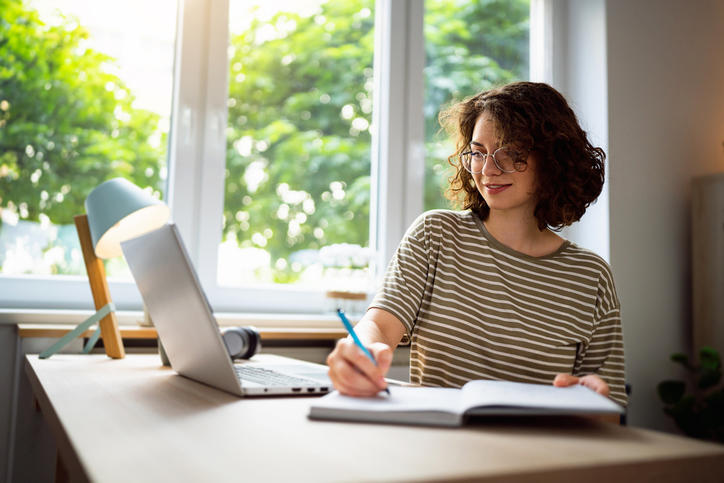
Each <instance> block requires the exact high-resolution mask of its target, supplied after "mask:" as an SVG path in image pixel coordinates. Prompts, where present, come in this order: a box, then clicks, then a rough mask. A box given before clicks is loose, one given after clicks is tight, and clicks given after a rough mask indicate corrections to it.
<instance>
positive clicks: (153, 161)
mask: <svg viewBox="0 0 724 483" xmlns="http://www.w3.org/2000/svg"><path fill="white" fill-rule="evenodd" d="M66 1H67V2H68V3H67V5H66V4H65V3H59V2H52V8H51V7H46V6H45V5H50V4H51V2H48V1H46V0H43V1H42V2H41V1H40V0H34V1H33V2H30V1H29V0H26V2H25V3H15V4H13V7H12V8H10V9H6V10H3V11H2V13H0V15H1V16H2V18H3V21H4V23H3V24H2V25H1V26H0V28H3V29H5V31H4V32H3V33H2V35H8V32H9V30H8V29H9V27H8V25H17V24H21V25H24V26H27V25H30V24H32V22H30V23H28V22H26V23H25V24H23V23H22V22H18V21H17V19H18V17H17V16H18V15H21V14H22V15H31V14H26V13H22V12H25V11H30V10H33V9H37V10H38V12H39V14H38V17H37V19H38V22H37V25H36V26H35V27H34V28H35V29H36V32H35V33H32V35H31V33H23V34H22V35H23V36H26V35H30V37H29V38H37V42H38V44H37V45H36V46H34V47H33V49H32V50H34V51H39V52H41V53H42V56H44V57H47V58H48V59H47V62H50V61H51V60H52V59H58V56H57V55H55V56H51V55H50V53H51V52H54V51H53V49H55V48H58V47H55V46H54V45H53V44H52V42H51V38H52V37H53V36H52V35H50V34H49V33H48V32H51V33H52V32H53V30H52V29H53V28H56V29H58V32H59V33H62V34H63V35H66V36H70V33H69V32H74V31H75V30H73V26H75V27H78V28H81V27H82V28H87V29H88V30H89V32H90V35H89V37H88V39H83V40H81V39H79V40H78V44H77V45H75V44H73V45H71V44H63V45H66V47H65V48H66V49H67V50H68V54H67V56H68V58H70V59H71V61H69V62H71V63H70V65H69V66H68V67H66V68H67V70H68V71H67V72H65V71H63V72H65V76H66V77H63V78H62V79H61V80H64V81H65V82H67V83H68V84H67V85H66V86H65V87H66V91H59V90H58V88H56V87H54V86H56V85H57V86H63V85H64V84H62V82H60V81H55V80H54V81H51V82H50V84H51V88H50V89H49V93H48V92H46V90H45V87H44V85H45V84H47V83H45V84H43V83H41V84H38V85H39V86H40V87H36V88H37V89H38V90H37V93H36V91H31V90H28V89H29V88H28V86H27V85H23V86H22V87H23V88H24V89H26V90H25V91H22V92H19V93H17V94H14V95H13V96H14V97H13V98H11V99H6V100H7V104H3V103H2V101H3V99H0V144H4V143H6V142H7V140H8V139H9V137H8V134H9V132H10V130H8V129H7V128H8V126H10V125H11V123H12V122H14V119H16V118H13V117H12V116H13V115H14V114H13V113H14V112H16V111H14V109H15V108H16V107H20V106H23V109H22V110H18V111H17V112H22V113H23V115H30V113H35V115H37V116H38V119H40V118H42V116H48V115H60V114H57V113H56V112H55V110H53V109H52V108H51V107H49V106H55V109H57V110H58V111H61V112H65V111H63V110H64V109H66V110H67V109H70V108H72V107H74V106H77V105H78V102H75V103H74V102H68V101H69V100H71V101H73V100H75V99H76V97H68V96H69V95H70V94H74V95H76V94H77V93H76V91H80V93H83V92H86V91H85V90H84V89H86V90H87V89H91V88H93V89H96V90H95V91H92V94H93V95H92V96H91V97H93V98H94V99H95V101H96V102H93V103H90V104H87V105H86V108H85V110H82V112H83V113H85V114H96V115H97V116H98V117H99V118H101V121H104V122H106V123H107V124H103V123H101V122H100V121H99V123H98V124H93V123H90V124H89V125H88V126H89V127H90V128H93V129H90V131H91V132H92V133H93V137H91V138H90V139H89V141H88V142H87V143H86V145H85V147H86V149H87V151H84V152H82V153H80V154H79V153H78V151H79V150H78V148H74V146H75V144H73V143H74V142H75V141H73V138H72V135H71V137H70V138H69V139H70V140H68V139H66V138H63V139H65V140H66V141H67V142H69V143H70V144H69V147H68V148H67V149H65V150H63V151H62V152H63V153H66V152H72V153H75V154H74V156H75V157H72V158H71V159H70V160H69V161H68V162H67V163H66V164H65V165H63V166H64V168H63V170H59V171H58V172H57V173H56V174H57V175H59V176H58V180H59V181H58V183H59V184H58V185H57V188H55V187H54V186H55V185H52V186H51V185H50V184H49V183H48V181H49V180H50V179H53V178H52V177H51V176H49V173H46V172H45V171H43V170H44V169H46V168H45V167H44V166H45V165H43V162H44V161H47V160H48V156H50V151H51V149H49V148H48V144H47V142H45V141H46V140H45V138H43V137H42V136H47V134H44V131H43V128H42V125H41V123H40V121H39V120H36V121H35V122H36V124H35V127H33V128H32V130H31V131H32V133H33V136H36V137H38V139H40V141H38V142H35V141H34V142H33V143H25V144H23V145H21V146H20V145H19V147H18V148H16V149H15V150H14V151H13V152H14V153H16V154H15V155H16V156H24V157H23V159H32V162H33V163H35V164H34V165H33V166H36V167H35V168H34V169H32V170H30V171H28V170H26V171H24V172H23V176H20V174H19V172H17V171H18V168H16V167H15V166H16V165H11V164H10V162H9V161H8V159H9V158H6V157H3V158H0V198H1V200H0V207H1V208H2V210H3V224H2V225H1V226H0V250H4V252H2V253H7V247H8V246H9V245H8V242H7V240H15V241H12V242H10V244H11V245H12V243H15V244H16V245H15V246H17V243H18V242H17V236H16V235H12V236H14V237H15V238H12V237H11V236H10V235H9V232H10V228H9V224H10V222H13V221H15V222H17V223H16V225H14V226H13V229H15V226H17V225H18V224H20V221H32V222H34V223H36V224H37V225H38V229H42V227H43V226H45V227H50V226H55V227H57V232H56V233H59V234H58V235H54V236H55V238H53V239H52V240H51V243H48V242H47V241H42V242H39V243H40V245H42V246H44V247H47V249H46V250H45V251H46V252H52V253H59V251H58V250H56V251H53V250H54V249H55V248H54V247H55V245H59V244H63V243H67V246H68V247H70V248H68V247H66V248H64V250H65V251H64V252H63V253H64V254H65V255H64V256H65V257H71V258H72V257H73V256H74V255H73V253H76V255H75V257H76V258H75V259H74V262H73V263H75V265H73V266H74V268H61V265H59V264H57V263H56V265H55V268H51V269H42V270H41V269H38V270H35V271H34V272H33V271H25V272H23V273H35V275H21V271H9V270H8V271H5V269H4V268H3V270H4V272H3V274H2V275H0V306H3V307H38V308H40V307H47V308H90V306H91V299H90V294H89V292H88V288H87V283H86V282H85V280H84V279H83V276H82V275H84V271H83V269H82V265H80V263H82V262H81V260H80V255H79V254H77V252H74V248H73V244H74V243H76V242H75V231H74V228H72V215H73V214H76V213H78V212H82V211H83V209H82V201H83V199H84V198H85V196H86V195H87V192H88V191H89V190H90V189H91V188H92V187H93V186H95V185H96V184H98V183H99V182H100V181H102V179H104V178H108V177H112V176H114V175H122V176H126V177H128V178H129V179H131V180H132V181H134V182H136V183H137V184H139V185H140V186H142V187H147V188H148V189H151V190H153V191H154V192H156V193H157V194H158V196H160V197H162V198H163V199H164V200H165V201H166V202H167V203H168V204H169V205H170V206H171V209H172V216H173V219H174V221H175V222H176V223H177V224H178V226H179V229H180V231H181V234H182V236H183V238H184V241H185V243H186V245H187V249H188V250H189V252H190V255H191V257H192V259H193V261H194V263H195V265H196V268H197V271H198V272H199V277H200V279H201V281H202V284H203V286H204V288H205V290H206V292H207V295H208V296H209V299H210V301H211V303H212V305H213V306H214V308H215V310H216V311H217V312H234V311H245V312H280V311H281V312H290V313H293V312H296V313H310V314H311V313H319V311H320V310H321V308H322V307H324V306H325V303H324V296H323V295H324V290H325V289H326V288H328V284H329V283H333V282H334V275H335V270H336V269H340V270H346V269H349V268H350V266H351V267H352V270H353V271H354V270H356V271H357V272H356V273H357V274H358V275H359V274H361V276H360V278H359V280H355V283H357V286H365V287H367V288H369V285H365V284H366V283H368V282H369V279H368V278H366V277H367V275H368V273H369V270H370V267H373V266H374V265H375V264H376V265H377V268H379V267H381V266H383V265H384V263H386V261H387V260H388V259H389V257H390V256H391V254H392V252H393V251H394V249H395V246H396V244H397V242H398V241H399V239H400V238H401V236H402V235H403V233H404V231H405V229H406V228H407V226H408V224H409V223H410V222H411V221H412V218H414V217H415V216H417V214H419V213H420V212H421V211H422V209H423V207H424V208H433V207H441V206H445V202H444V201H443V198H442V196H441V194H440V192H441V188H440V187H441V186H442V184H441V180H443V181H444V174H445V173H444V169H445V166H446V164H447V162H446V159H447V156H448V155H449V154H450V152H451V151H450V148H449V147H446V146H445V145H444V144H443V140H442V138H441V137H439V136H437V135H436V134H435V132H436V130H437V127H435V119H436V116H437V109H439V107H440V105H442V104H445V103H446V102H448V101H449V100H450V99H452V98H459V97H461V96H465V95H469V94H472V93H474V92H477V91H478V90H480V89H481V88H483V87H485V86H486V85H487V83H492V82H497V81H501V82H502V81H508V80H512V79H515V78H523V77H525V72H526V69H527V67H526V65H527V16H528V4H527V2H526V1H523V0H518V1H515V2H503V1H494V2H492V3H491V2H487V3H485V4H484V5H479V4H478V3H479V2H459V1H454V0H427V1H426V2H425V3H424V6H423V3H422V2H418V1H413V0H394V1H392V0H377V1H374V0H339V1H324V0H314V1H305V2H268V1H267V2H262V1H257V0H254V1H246V0H244V1H242V0H230V1H229V2H226V1H211V0H185V1H183V2H180V3H179V7H178V36H177V37H176V39H175V44H174V43H173V39H174V35H175V31H176V15H177V13H176V9H177V7H176V4H175V2H170V0H166V1H162V2H153V3H154V4H153V6H152V7H153V8H154V9H158V10H154V12H153V13H152V14H149V12H148V9H149V8H151V7H149V5H148V4H147V2H144V3H143V4H142V3H141V2H139V3H134V2H131V3H128V2H126V3H124V5H123V6H122V7H119V11H117V12H116V13H111V15H110V16H109V17H110V19H111V20H113V21H111V22H108V23H105V25H106V28H107V29H109V30H107V31H105V33H104V30H103V29H102V28H101V29H98V30H96V28H95V27H93V28H91V27H92V26H95V25H96V24H103V22H101V21H100V20H99V19H101V17H103V16H102V14H100V13H99V12H96V10H99V8H98V7H96V6H95V4H93V2H88V3H84V2H81V1H80V0H78V1H75V2H71V1H70V0H66ZM111 8H112V6H109V5H105V4H104V7H103V9H104V12H105V11H106V10H108V9H111ZM54 9H59V10H60V11H61V12H62V13H64V14H72V15H74V16H72V17H68V18H67V19H66V20H62V19H61V20H54V21H53V22H55V24H53V23H51V24H48V25H46V26H43V25H41V24H40V19H43V18H46V17H44V16H46V15H52V12H53V10H54ZM127 12H131V13H130V15H131V16H132V17H133V21H128V22H123V21H118V19H120V18H124V17H122V15H129V14H128V13H127ZM10 15H15V17H14V18H11V20H10V21H6V20H8V18H10ZM47 18H50V17H47ZM103 18H105V17H103ZM471 19H473V20H472V21H471ZM129 24H132V25H139V29H138V30H133V31H131V30H129V29H128V28H127V25H129ZM54 25H55V26H54ZM115 25H123V26H124V27H123V28H122V29H121V31H122V32H126V33H127V36H125V37H123V38H121V37H114V36H115V35H116V34H114V33H112V32H113V28H114V26H115ZM17 28H19V27H17ZM28 28H29V27H28ZM118 35H120V34H118ZM55 38H57V37H55ZM94 42H97V43H94ZM118 46H121V47H123V48H125V49H129V50H128V51H129V52H130V51H132V52H135V53H134V54H130V55H126V54H127V52H126V53H124V52H123V51H120V52H119V51H116V50H113V49H114V48H115V47H118ZM133 46H138V50H135V49H132V48H131V47H133ZM8 48H10V47H8V45H6V44H1V43H0V65H2V63H5V64H7V63H8V62H9V60H8V59H14V60H13V61H16V60H17V58H19V57H20V55H19V54H20V53H21V52H22V49H21V50H20V51H19V52H12V54H13V55H10V54H11V52H7V51H3V49H5V50H7V49H8ZM13 48H16V49H18V48H19V47H13ZM91 54H92V55H91ZM426 54H427V61H426V60H425V57H426ZM84 56H85V57H84ZM86 57H88V59H86ZM100 58H102V59H103V60H102V61H100V60H98V59H100ZM128 58H130V59H132V60H134V59H135V60H137V61H139V62H140V66H141V67H140V68H141V70H144V69H145V71H146V72H147V74H146V75H145V76H144V77H143V78H142V79H143V81H142V82H138V83H137V82H136V77H134V75H133V74H131V73H129V72H130V71H127V70H125V69H126V68H127V67H126V59H128ZM93 59H96V66H95V67H94V68H95V69H97V70H96V71H88V69H90V68H91V66H92V65H94V64H93V63H92V62H91V61H92V60H93ZM172 59H173V60H172ZM81 61H82V62H85V63H84V64H83V65H82V68H81V66H76V65H73V64H72V62H81ZM128 68H129V69H130V67H128ZM13 71H15V70H13ZM0 72H1V71H0ZM49 72H50V71H49ZM83 72H85V74H83ZM96 72H97V75H96V76H93V75H91V74H92V73H96ZM0 75H2V74H0ZM423 75H424V77H423ZM80 77H83V79H80ZM89 78H91V79H90V80H89ZM423 78H424V82H423ZM14 80H17V81H18V83H19V84H22V83H21V82H19V79H14ZM54 82H56V83H54ZM57 82H60V83H57ZM74 83H75V84H74ZM35 85H36V84H33V86H35ZM171 85H173V88H171ZM72 86H75V87H77V89H70V87H72ZM146 89H148V90H146ZM59 92H65V93H66V94H67V95H68V96H66V97H55V98H52V97H51V98H48V99H47V100H46V98H45V97H43V96H49V95H51V94H55V93H58V96H60V94H59ZM89 95H90V94H89ZM33 96H36V97H37V98H38V99H41V102H37V100H36V99H35V98H33ZM0 97H5V96H4V93H3V95H2V96H0ZM14 99H18V100H17V102H16V100H14ZM81 100H82V99H81ZM8 104H9V105H10V107H9V108H8V109H5V108H4V107H3V106H6V107H7V105H8ZM80 105H82V104H80ZM119 106H120V107H119ZM171 106H173V108H171ZM36 111H37V112H36ZM94 119H95V118H94ZM45 124H46V125H47V124H48V123H45ZM75 125H77V124H75ZM81 126H82V127H83V129H86V127H87V126H86V125H85V124H83V125H81ZM83 133H84V134H88V132H86V131H83ZM41 141H42V142H41ZM54 143H55V145H54V147H53V149H56V148H55V146H57V145H58V143H59V141H54ZM28 145H30V146H31V147H32V153H31V150H30V149H28V148H27V146H28ZM42 146H45V147H44V148H43V147H42ZM56 150H57V149H56ZM425 150H426V151H427V154H426V155H425V154H424V151H425ZM41 151H42V152H43V155H42V156H40V158H41V159H38V155H37V153H39V152H41ZM30 154H32V156H31V155H30ZM81 154H82V155H81ZM0 156H6V155H5V154H2V155H0ZM104 156H105V157H104ZM43 158H44V159H43ZM167 158H168V160H169V161H168V163H166V159H167ZM18 159H19V158H18ZM100 160H103V161H100ZM46 164H47V166H48V167H49V168H51V170H52V169H54V168H55V167H56V166H58V167H60V166H61V165H60V164H56V163H46ZM38 167H39V168H38ZM37 169H40V170H41V172H40V174H34V173H35V172H36V170H37ZM113 170H115V171H113ZM16 172H17V173H16ZM423 173H426V175H425V176H424V178H423ZM16 174H17V176H16ZM26 177H27V180H26V179H25V178H26ZM33 180H35V181H33ZM60 180H63V182H64V183H66V184H69V186H70V190H69V191H68V188H63V186H64V185H63V184H62V183H61V182H60ZM44 183H47V184H44ZM423 185H424V186H425V189H424V193H423V190H421V189H420V186H423ZM46 186H47V187H46ZM22 187H24V188H22ZM21 188H22V189H24V190H25V191H24V192H25V193H28V194H27V197H26V199H27V201H25V205H24V206H23V205H21V203H22V201H19V200H20V198H19V197H18V196H17V195H16V194H15V193H17V192H21ZM63 189H65V191H66V192H65V193H63ZM43 191H46V192H47V195H43V194H42V193H43ZM57 193H61V194H62V195H63V197H62V198H61V197H58V196H56V195H57ZM423 194H424V204H423ZM45 196H47V199H46V200H45V201H46V204H45V205H44V206H45V209H46V213H45V214H46V216H47V219H46V218H41V217H40V214H39V213H40V211H39V209H40V201H41V200H42V197H45ZM73 196H75V198H73V200H74V201H73V202H72V203H71V202H70V200H71V198H72V197H73ZM16 200H18V201H16ZM59 200H60V201H59ZM10 202H12V205H10ZM50 202H52V203H53V206H57V207H58V209H61V208H63V209H66V208H67V209H66V211H67V212H68V213H67V214H66V215H63V216H64V217H63V216H59V215H57V214H55V212H50V211H48V210H49V208H48V206H50V205H49V203H50ZM33 203H34V204H33ZM79 207H80V208H79ZM23 210H26V211H27V215H26V216H23V213H24V212H23ZM33 210H35V211H33ZM50 213H53V214H50ZM11 215H12V216H11ZM6 216H8V217H10V218H8V220H9V222H6V221H5V220H6V218H5V217H6ZM43 223H45V224H43ZM64 226H66V228H63V229H61V227H64ZM63 230H65V231H63ZM51 231H52V230H51ZM65 239H67V240H68V241H67V242H65V241H62V240H65ZM58 240H60V241H58ZM3 243H5V244H4V245H3ZM54 244H55V245H54ZM62 246H65V245H62ZM38 250H40V251H38V252H35V253H34V254H32V255H29V257H28V260H32V262H30V263H36V262H37V261H38V260H42V259H44V257H45V258H52V257H50V256H48V255H43V249H38ZM68 254H70V255H68ZM2 256H3V255H2V254H0V257H2ZM335 257H336V258H335ZM10 258H12V260H11V261H8V260H10ZM53 260H54V259H53ZM334 260H337V261H334ZM340 260H342V261H340ZM368 262H371V263H369V266H368ZM8 263H9V264H10V265H9V266H12V265H13V264H15V263H17V261H16V258H15V255H13V256H12V257H9V256H5V258H3V259H0V264H2V266H3V267H5V266H6V265H8ZM114 263H116V262H114ZM63 267H64V266H63ZM116 271H117V273H118V274H122V273H123V271H124V269H123V267H122V266H120V267H119V268H117V270H116ZM51 273H69V274H77V275H76V276H72V275H69V276H62V277H59V276H46V275H48V274H51ZM350 273H351V272H345V273H344V277H342V278H337V280H338V281H339V280H346V281H349V280H350V276H349V275H350ZM78 275H80V276H78ZM39 291H42V292H43V293H44V294H47V296H46V295H44V296H43V299H42V300H39V299H38V297H37V295H36V294H37V293H38V292H39ZM111 292H112V296H113V299H114V301H115V302H116V305H117V306H118V307H119V308H121V309H129V308H136V309H137V308H139V307H140V298H139V296H138V294H137V292H136V289H135V287H134V286H133V284H132V283H131V282H112V283H111Z"/></svg>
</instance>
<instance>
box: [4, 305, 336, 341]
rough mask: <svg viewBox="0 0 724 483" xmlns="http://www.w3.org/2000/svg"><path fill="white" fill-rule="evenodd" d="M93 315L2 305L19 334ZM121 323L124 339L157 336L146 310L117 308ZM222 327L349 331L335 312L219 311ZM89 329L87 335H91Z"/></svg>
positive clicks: (274, 332)
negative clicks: (145, 316) (148, 323)
mask: <svg viewBox="0 0 724 483" xmlns="http://www.w3.org/2000/svg"><path fill="white" fill-rule="evenodd" d="M91 315H93V312H91V311H85V310H18V309H14V310H9V309H0V325H17V326H18V332H19V335H20V337H25V338H28V337H61V336H63V335H64V334H65V333H67V332H68V331H70V330H72V329H73V328H74V327H75V326H76V325H77V324H79V323H81V322H83V321H84V320H85V319H86V318H88V317H90V316H91ZM116 315H117V317H118V325H119V329H120V331H121V336H122V337H123V338H124V339H155V338H156V329H155V328H154V327H144V326H141V325H139V322H140V321H142V320H143V312H140V311H118V312H116ZM215 316H216V320H217V322H218V323H219V326H221V327H233V326H241V325H253V326H254V327H256V328H257V330H259V333H260V334H261V336H262V340H336V339H340V338H342V337H344V336H345V335H346V332H345V331H344V329H343V328H342V326H341V324H340V322H339V320H338V319H337V317H336V316H334V315H331V314H330V315H327V314H318V315H296V314H251V313H244V314H239V313H235V314H232V313H218V314H215ZM90 334H91V331H87V332H86V333H85V334H84V337H89V336H90Z"/></svg>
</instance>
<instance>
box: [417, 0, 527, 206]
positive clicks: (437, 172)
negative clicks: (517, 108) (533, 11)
mask: <svg viewBox="0 0 724 483" xmlns="http://www.w3.org/2000/svg"><path fill="white" fill-rule="evenodd" d="M529 18H530V1H529V0H491V1H486V2H468V1H464V0H425V25H424V31H425V53H426V56H427V61H426V66H425V148H426V156H425V209H426V210H431V209H435V208H450V207H451V205H450V202H449V201H448V200H447V199H446V198H445V196H444V193H445V190H446V189H447V186H448V178H449V177H450V176H452V175H453V174H454V170H453V169H452V167H451V166H450V164H449V163H448V161H447V158H448V156H450V155H451V154H453V152H454V145H453V143H452V142H450V141H449V140H447V139H446V138H445V134H444V133H442V132H440V125H439V123H438V121H437V116H438V113H439V112H440V108H441V107H445V106H448V105H450V103H451V102H452V101H460V100H462V99H464V98H465V97H468V96H471V95H474V94H477V93H478V92H480V91H482V90H483V89H490V88H492V87H495V86H498V85H502V84H505V83H508V82H512V81H515V80H523V79H526V78H527V77H528V58H529V56H528V39H529V22H528V21H529Z"/></svg>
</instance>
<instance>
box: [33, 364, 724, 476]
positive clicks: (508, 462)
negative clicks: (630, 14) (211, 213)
mask: <svg viewBox="0 0 724 483" xmlns="http://www.w3.org/2000/svg"><path fill="white" fill-rule="evenodd" d="M26 372H27V374H28V376H29V378H30V381H31V385H32V388H33V392H34V394H35V397H36V398H37V400H38V403H39V406H40V409H41V410H42V412H43V414H44V416H45V418H46V420H47V421H48V423H49V424H50V426H51V429H52V431H53V433H54V435H55V437H56V440H57V442H58V450H59V453H60V456H61V457H62V461H63V463H64V465H63V466H64V467H65V469H66V470H67V471H68V473H69V476H70V479H71V480H72V481H82V480H91V481H98V482H103V483H106V482H115V481H119V482H129V481H133V482H140V481H228V480H234V481H237V480H238V481H242V480H243V481H290V482H294V481H315V482H317V481H319V482H321V481H394V480H456V481H509V482H513V481H515V482H533V481H535V482H546V481H555V482H561V481H576V482H579V481H586V482H595V481H656V482H657V483H658V482H665V481H687V482H688V481H692V482H693V481H696V482H699V481H712V482H713V481H722V479H724V446H720V445H715V444H709V443H703V442H699V441H696V440H692V439H688V438H682V437H677V436H672V435H667V434H663V433H657V432H653V431H647V430H641V429H634V428H626V427H621V426H616V425H613V424H606V423H599V422H595V421H591V420H587V419H584V418H554V419H551V418H548V419H545V418H543V419H507V420H493V419H489V420H484V421H479V422H476V424H474V425H471V426H467V427H464V428H456V429H442V428H425V427H413V426H393V425H376V424H350V423H336V422H323V421H310V420H308V419H307V417H306V416H307V408H308V405H309V404H310V402H311V399H310V398H306V397H305V398H260V399H251V398H246V399H239V398H236V397H234V396H231V395H229V394H226V393H224V392H221V391H218V390H216V389H213V388H210V387H207V386H204V385H202V384H199V383H196V382H194V381H191V380H189V379H186V378H183V377H180V376H178V375H176V374H175V373H174V372H173V371H171V370H170V369H164V368H163V367H161V365H160V361H159V358H158V356H155V355H148V356H147V355H129V356H127V357H126V358H125V359H120V360H112V359H109V358H107V357H105V356H94V355H91V356H88V355H85V356H84V355H55V356H53V357H52V358H51V359H47V360H39V359H38V358H37V356H27V358H26Z"/></svg>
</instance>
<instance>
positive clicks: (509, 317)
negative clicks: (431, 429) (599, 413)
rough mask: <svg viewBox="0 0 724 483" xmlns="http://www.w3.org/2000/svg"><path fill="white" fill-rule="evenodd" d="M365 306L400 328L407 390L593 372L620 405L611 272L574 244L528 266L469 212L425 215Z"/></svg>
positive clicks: (618, 334) (618, 335)
mask: <svg viewBox="0 0 724 483" xmlns="http://www.w3.org/2000/svg"><path fill="white" fill-rule="evenodd" d="M371 306H372V307H377V308H381V309H384V310H386V311H388V312H390V313H392V314H394V315H395V316H396V317H397V318H399V319H400V320H401V321H402V323H403V324H404V325H405V328H406V330H407V334H408V337H409V339H410V341H411V344H412V346H411V360H410V381H411V382H413V383H418V384H422V385H425V386H446V387H460V386H462V385H463V384H465V383H466V382H467V381H469V380H472V379H497V380H508V381H521V382H533V383H542V384H550V383H551V381H552V380H553V378H554V377H555V375H556V374H558V373H571V374H574V375H585V374H591V373H595V374H598V375H599V376H600V377H601V378H603V379H604V380H605V381H606V382H607V383H608V384H609V386H610V388H611V398H612V399H613V400H615V401H616V402H618V403H620V404H623V405H626V403H627V397H626V394H625V391H624V356H623V337H622V330H621V318H620V313H619V302H618V297H617V296H616V290H615V288H614V285H613V277H612V275H611V270H610V268H609V266H608V264H607V263H606V262H605V261H604V260H603V259H601V258H600V257H599V256H598V255H596V254H594V253H593V252H591V251H589V250H585V249H583V248H580V247H578V246H576V245H575V244H573V243H570V242H565V243H564V244H563V245H562V246H561V248H560V249H559V250H558V251H556V252H555V253H553V254H550V255H547V256H544V257H530V256H527V255H524V254H522V253H519V252H516V251H514V250H511V249H510V248H508V247H506V246H504V245H502V244H501V243H500V242H498V241H497V240H495V239H494V238H493V237H492V236H490V234H489V233H488V232H487V230H486V229H485V226H484V225H483V223H482V222H481V221H480V219H479V218H478V217H477V216H476V215H474V214H472V213H471V212H470V211H463V212H457V211H448V210H435V211H430V212H427V213H424V214H423V215H421V216H420V217H419V218H418V219H417V220H416V221H415V223H413V225H412V226H411V227H410V229H409V230H408V232H407V234H406V235H405V238H404V239H403V241H402V242H401V243H400V246H399V247H398V249H397V252H396V254H395V256H394V257H393V259H392V261H391V262H390V265H389V267H388V269H387V274H386V276H385V280H384V283H383V287H382V289H381V290H380V291H379V292H378V294H377V296H376V297H375V299H374V300H373V302H372V305H371Z"/></svg>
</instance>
